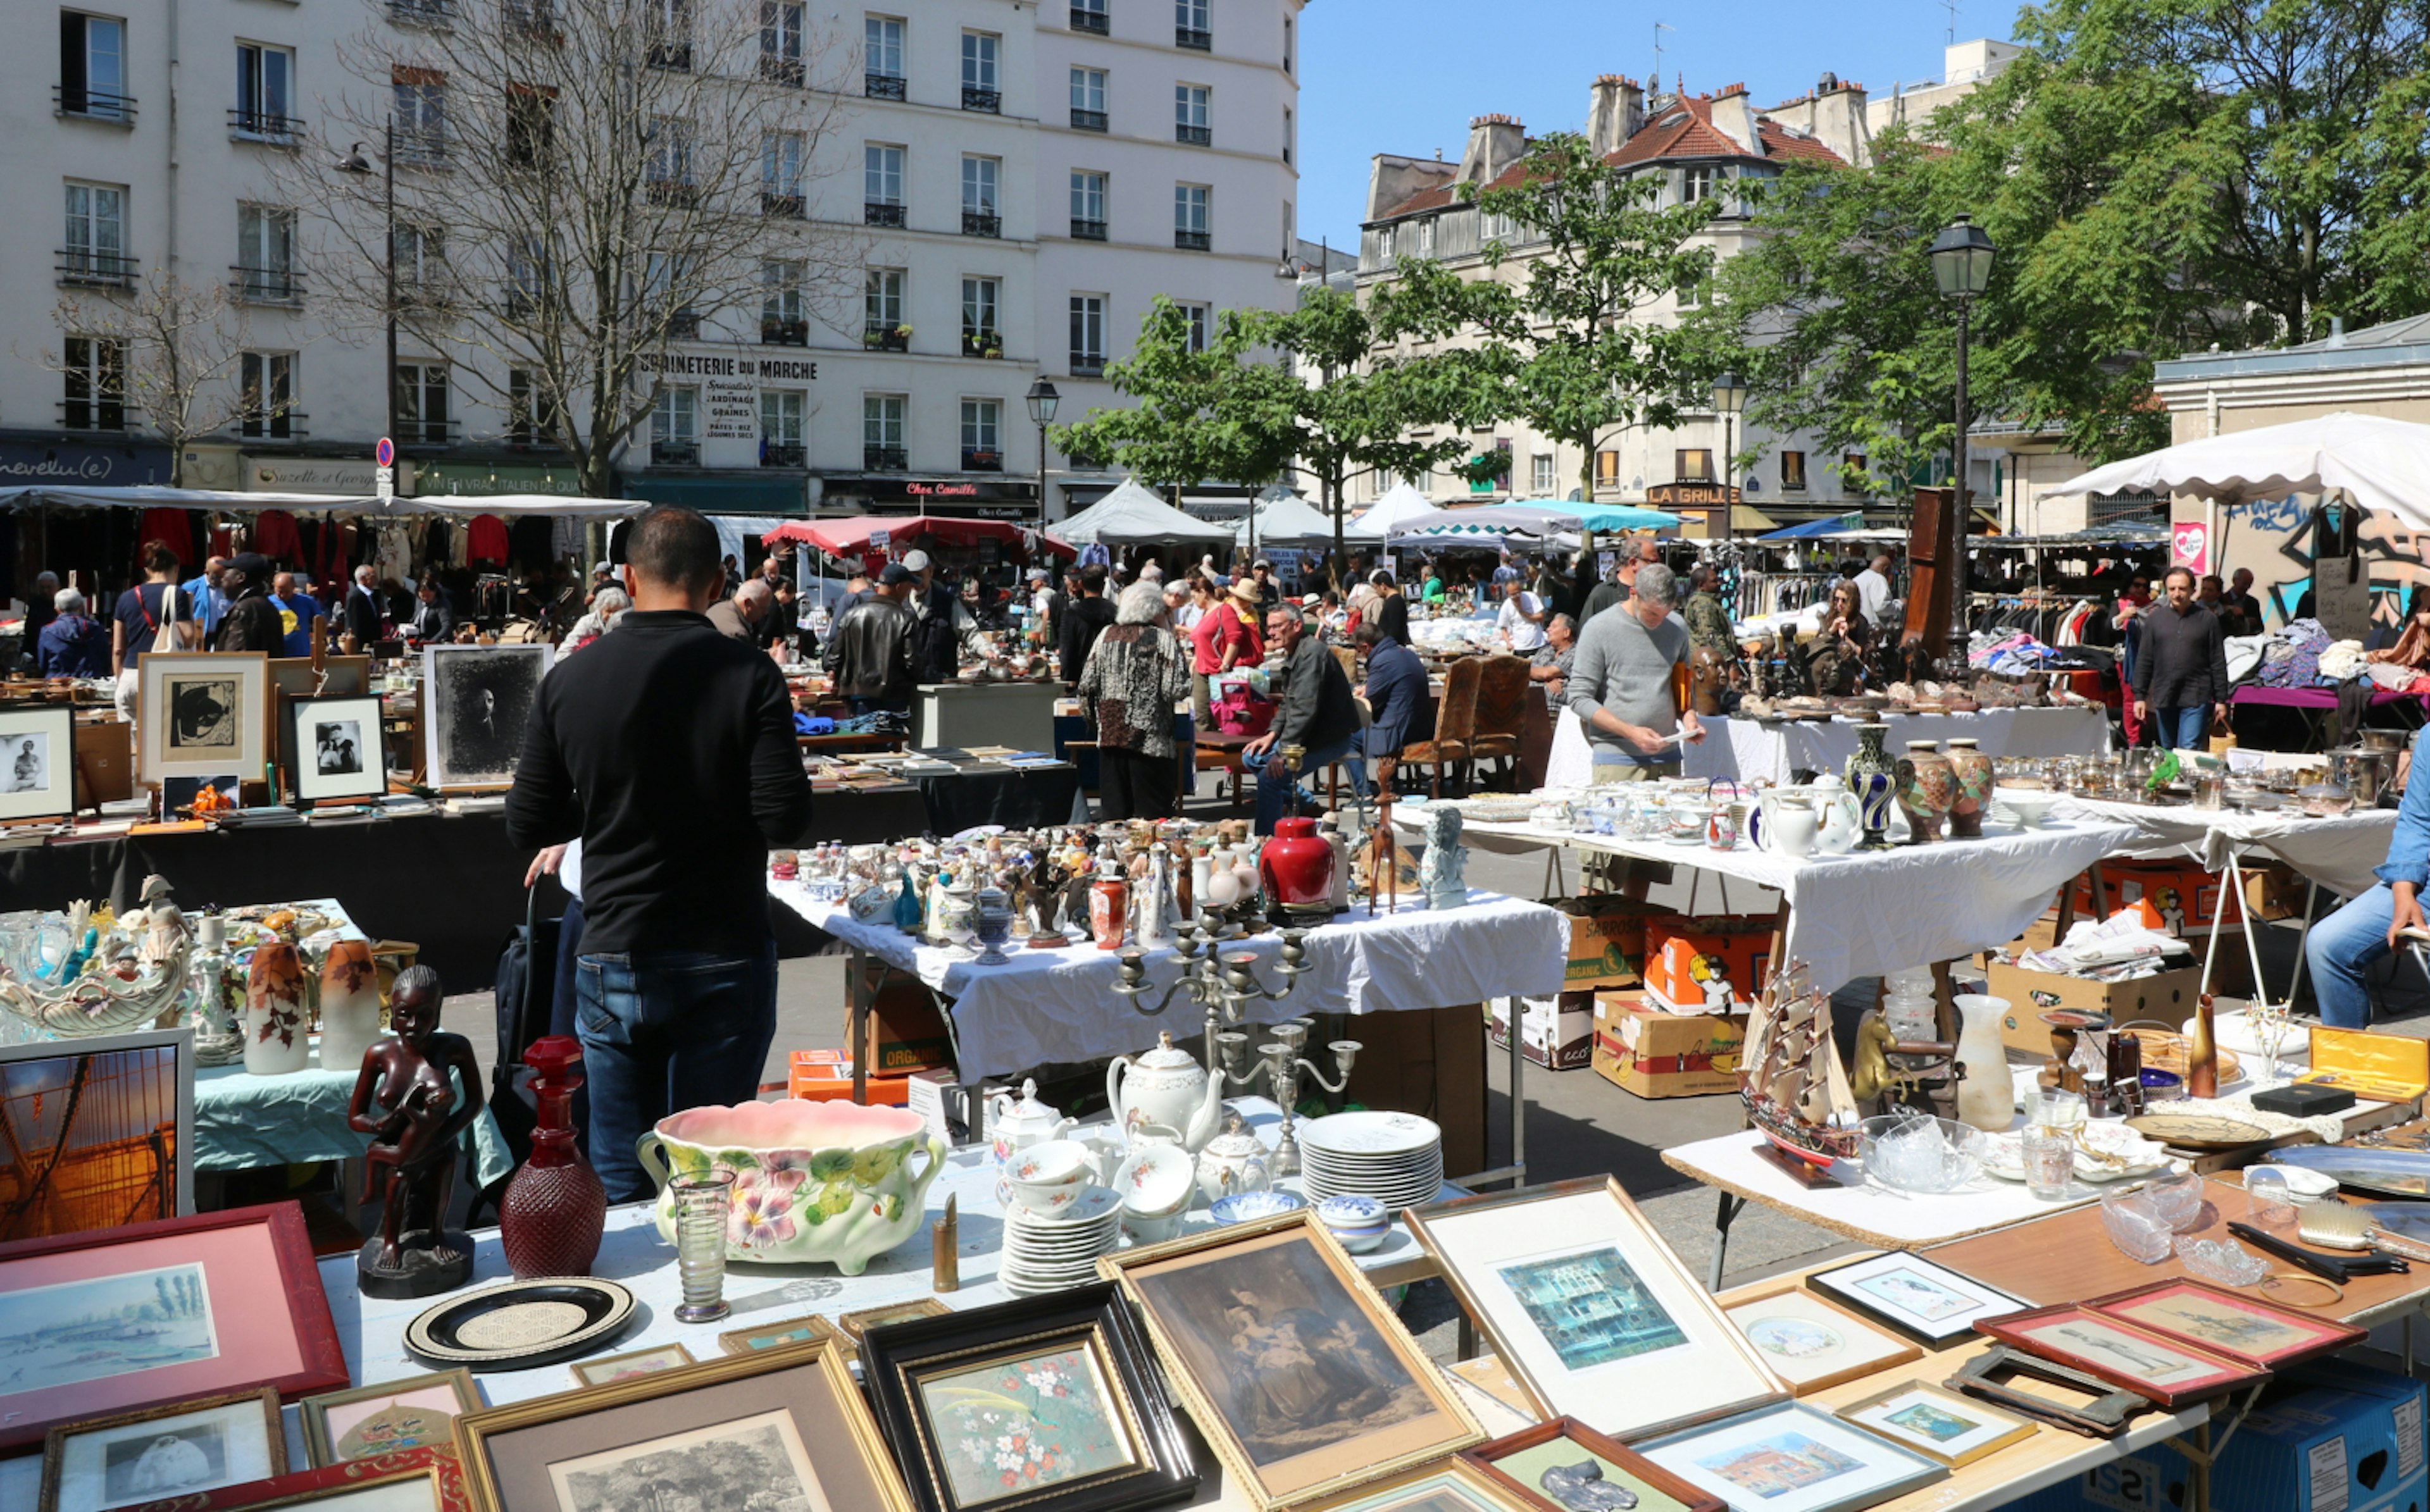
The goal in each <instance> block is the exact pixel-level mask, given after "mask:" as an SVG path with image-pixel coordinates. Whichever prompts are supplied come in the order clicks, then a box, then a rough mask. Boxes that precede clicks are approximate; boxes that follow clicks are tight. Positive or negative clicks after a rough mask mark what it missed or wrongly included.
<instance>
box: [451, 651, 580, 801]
mask: <svg viewBox="0 0 2430 1512" xmlns="http://www.w3.org/2000/svg"><path fill="white" fill-rule="evenodd" d="M554 654H555V650H554V648H553V647H551V646H550V645H549V644H548V642H546V641H544V640H542V641H535V642H532V643H529V644H521V645H497V646H458V645H445V646H424V647H423V648H422V729H423V737H424V741H425V742H426V744H425V746H424V753H423V756H424V764H425V765H424V775H425V778H426V780H427V781H428V783H429V785H430V786H431V787H433V788H435V789H439V790H440V791H441V792H449V791H461V790H464V789H489V788H504V787H507V786H508V785H509V784H511V783H512V782H513V781H514V780H515V762H516V760H517V759H518V758H520V757H521V756H522V755H523V750H524V726H526V725H528V724H529V723H531V719H532V715H533V713H534V712H535V711H536V710H537V709H538V708H539V707H540V682H541V678H542V677H545V676H547V675H548V668H549V660H550V657H551V656H553V655H554Z"/></svg>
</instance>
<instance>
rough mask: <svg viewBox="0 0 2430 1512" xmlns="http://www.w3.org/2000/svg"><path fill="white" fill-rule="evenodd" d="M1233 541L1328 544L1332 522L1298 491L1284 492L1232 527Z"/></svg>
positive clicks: (1300, 544) (1249, 543)
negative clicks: (1297, 492)
mask: <svg viewBox="0 0 2430 1512" xmlns="http://www.w3.org/2000/svg"><path fill="white" fill-rule="evenodd" d="M1232 540H1233V543H1234V544H1235V545H1240V546H1250V545H1256V546H1329V545H1331V544H1333V522H1332V520H1330V519H1329V518H1327V517H1326V515H1325V513H1324V511H1323V510H1322V509H1319V508H1317V507H1315V506H1314V505H1312V504H1310V503H1308V502H1307V500H1306V499H1303V498H1301V497H1300V496H1299V495H1298V494H1296V493H1281V494H1276V495H1275V496H1274V497H1273V498H1270V499H1267V500H1264V501H1263V502H1261V503H1260V504H1258V506H1257V508H1255V509H1253V510H1251V511H1250V513H1249V517H1248V518H1247V519H1245V520H1242V521H1241V522H1240V523H1239V524H1238V525H1235V526H1233V527H1232Z"/></svg>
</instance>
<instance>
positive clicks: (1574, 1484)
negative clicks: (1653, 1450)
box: [1461, 1418, 1724, 1512]
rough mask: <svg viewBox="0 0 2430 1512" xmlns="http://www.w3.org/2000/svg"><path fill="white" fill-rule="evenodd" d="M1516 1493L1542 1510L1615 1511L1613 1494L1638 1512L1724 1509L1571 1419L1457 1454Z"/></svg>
mask: <svg viewBox="0 0 2430 1512" xmlns="http://www.w3.org/2000/svg"><path fill="white" fill-rule="evenodd" d="M1461 1457H1462V1458H1464V1459H1469V1460H1473V1461H1474V1462H1475V1463H1476V1464H1478V1465H1480V1466H1482V1467H1483V1468H1484V1470H1485V1472H1486V1473H1487V1474H1488V1475H1490V1476H1492V1477H1494V1478H1495V1479H1496V1480H1499V1481H1501V1482H1503V1483H1504V1484H1505V1485H1506V1486H1508V1487H1510V1488H1511V1489H1512V1490H1514V1491H1517V1492H1518V1493H1520V1495H1522V1496H1523V1497H1524V1498H1525V1499H1526V1500H1527V1501H1528V1502H1529V1503H1531V1504H1535V1505H1536V1506H1537V1507H1539V1508H1540V1512H1614V1508H1615V1507H1620V1506H1623V1505H1624V1504H1623V1503H1622V1501H1621V1498H1620V1497H1618V1496H1616V1495H1614V1494H1613V1492H1614V1491H1615V1490H1619V1491H1625V1492H1627V1493H1628V1494H1629V1495H1630V1496H1633V1497H1635V1498H1636V1499H1637V1501H1636V1503H1635V1505H1636V1507H1637V1509H1638V1512H1724V1509H1723V1505H1722V1504H1721V1502H1720V1500H1719V1499H1717V1498H1715V1497H1714V1496H1712V1495H1711V1494H1709V1493H1708V1492H1706V1491H1703V1490H1700V1489H1699V1488H1697V1487H1693V1486H1690V1485H1689V1484H1688V1483H1687V1482H1686V1481H1683V1480H1681V1479H1680V1478H1679V1477H1678V1476H1676V1475H1673V1474H1672V1473H1671V1472H1670V1471H1669V1470H1664V1469H1663V1468H1662V1467H1661V1466H1659V1465H1656V1464H1655V1463H1654V1462H1653V1461H1652V1460H1650V1459H1647V1458H1646V1457H1645V1456H1644V1455H1642V1454H1639V1453H1638V1452H1637V1451H1635V1450H1633V1449H1629V1448H1626V1447H1624V1446H1623V1445H1622V1444H1621V1443H1619V1442H1618V1441H1617V1440H1614V1439H1611V1438H1606V1437H1604V1436H1603V1435H1602V1434H1599V1433H1597V1432H1595V1431H1594V1430H1593V1429H1592V1428H1589V1427H1588V1426H1587V1425H1586V1424H1585V1423H1582V1422H1580V1421H1578V1420H1577V1419H1575V1418H1556V1419H1554V1420H1553V1421H1550V1422H1540V1423H1538V1424H1536V1425H1535V1426H1534V1427H1532V1428H1522V1429H1521V1430H1519V1431H1518V1432H1517V1433H1515V1434H1507V1435H1505V1436H1504V1437H1500V1438H1496V1439H1494V1440H1493V1441H1492V1442H1490V1443H1484V1444H1479V1445H1477V1446H1476V1447H1475V1448H1474V1449H1472V1450H1470V1451H1469V1452H1468V1453H1467V1454H1464V1455H1462V1456H1461Z"/></svg>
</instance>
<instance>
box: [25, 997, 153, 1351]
mask: <svg viewBox="0 0 2430 1512" xmlns="http://www.w3.org/2000/svg"><path fill="white" fill-rule="evenodd" d="M0 1193H11V1194H31V1195H30V1196H28V1197H25V1198H23V1199H22V1200H19V1199H16V1198H12V1200H10V1201H8V1202H5V1203H0V1241H8V1240H14V1239H32V1238H46V1237H50V1236H56V1235H71V1234H89V1233H92V1232H95V1231H97V1230H102V1229H109V1228H115V1227H117V1226H118V1225H120V1224H122V1223H126V1222H130V1221H147V1220H152V1221H157V1220H160V1219H171V1218H176V1217H178V1216H179V1215H180V1214H183V1213H186V1212H189V1211H191V1209H192V1208H193V1205H194V1035H193V1031H192V1030H191V1029H143V1030H138V1031H136V1032H134V1033H131V1034H114V1035H92V1036H88V1037H85V1038H77V1039H46V1040H42V1041H40V1042H37V1043H34V1044H25V1045H7V1046H0ZM0 1353H5V1350H0Z"/></svg>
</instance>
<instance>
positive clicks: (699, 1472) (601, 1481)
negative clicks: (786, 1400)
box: [548, 1408, 830, 1512]
mask: <svg viewBox="0 0 2430 1512" xmlns="http://www.w3.org/2000/svg"><path fill="white" fill-rule="evenodd" d="M548 1474H549V1480H550V1481H551V1482H552V1483H553V1484H554V1485H555V1487H556V1488H557V1504H558V1512H630V1509H631V1508H635V1507H652V1506H656V1507H677V1506H697V1507H704V1508H707V1507H749V1508H751V1509H752V1512H830V1507H829V1504H828V1501H827V1497H826V1493H825V1492H824V1490H822V1489H821V1488H820V1487H819V1475H818V1471H817V1470H813V1469H812V1468H811V1466H810V1456H809V1454H808V1453H807V1451H806V1450H805V1449H804V1448H803V1447H802V1437H801V1435H800V1433H799V1432H797V1431H796V1430H795V1429H794V1427H793V1416H792V1414H791V1412H790V1411H787V1410H785V1409H782V1408H779V1409H777V1410H775V1411H773V1412H765V1413H761V1414H759V1415H757V1417H751V1418H743V1419H739V1420H737V1421H732V1422H722V1423H716V1424H713V1425H711V1426H709V1427H707V1428H694V1429H692V1430H691V1431H690V1432H688V1433H679V1434H670V1435H668V1436H667V1437H664V1438H653V1439H651V1440H649V1441H648V1442H646V1443H640V1444H633V1445H630V1446H627V1447H625V1448H622V1449H610V1450H606V1451H603V1452H601V1453H599V1454H585V1455H583V1456H581V1457H580V1458H577V1459H569V1460H559V1461H558V1462H557V1463H556V1464H553V1465H551V1466H549V1468H548Z"/></svg>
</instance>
